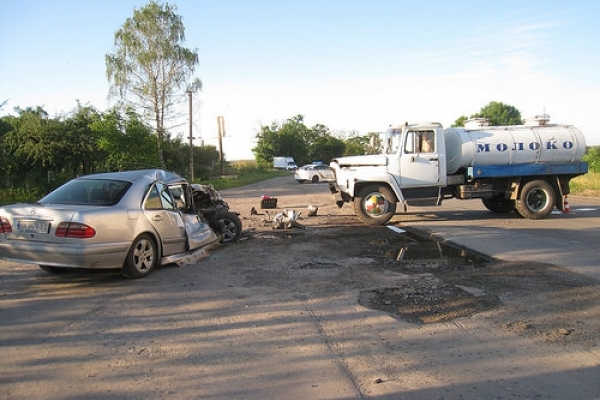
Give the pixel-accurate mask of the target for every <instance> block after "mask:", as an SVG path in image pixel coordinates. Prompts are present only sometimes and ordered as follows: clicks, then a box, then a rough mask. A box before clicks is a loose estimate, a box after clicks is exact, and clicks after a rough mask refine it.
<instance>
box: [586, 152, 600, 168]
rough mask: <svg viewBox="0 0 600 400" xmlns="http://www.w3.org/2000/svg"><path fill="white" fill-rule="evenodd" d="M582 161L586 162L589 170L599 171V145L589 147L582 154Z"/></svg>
mask: <svg viewBox="0 0 600 400" xmlns="http://www.w3.org/2000/svg"><path fill="white" fill-rule="evenodd" d="M583 161H587V162H588V166H589V169H590V171H592V172H600V147H599V146H594V147H589V148H588V149H587V152H586V153H585V155H584V156H583Z"/></svg>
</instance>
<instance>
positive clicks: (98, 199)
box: [39, 179, 131, 206]
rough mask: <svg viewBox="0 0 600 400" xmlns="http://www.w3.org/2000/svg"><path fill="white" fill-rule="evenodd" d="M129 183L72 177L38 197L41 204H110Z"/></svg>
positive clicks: (114, 201) (127, 187)
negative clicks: (45, 194)
mask: <svg viewBox="0 0 600 400" xmlns="http://www.w3.org/2000/svg"><path fill="white" fill-rule="evenodd" d="M130 186H131V184H130V183H129V182H124V181H116V180H106V179H74V180H72V181H69V182H67V183H66V184H64V185H62V186H61V187H59V188H58V189H56V190H54V191H53V192H51V193H50V194H48V195H47V196H45V197H43V198H42V199H40V201H39V203H42V204H74V205H97V206H112V205H115V204H117V203H118V202H119V201H120V200H121V198H122V197H123V196H124V195H125V193H126V192H127V190H128V189H129V187H130Z"/></svg>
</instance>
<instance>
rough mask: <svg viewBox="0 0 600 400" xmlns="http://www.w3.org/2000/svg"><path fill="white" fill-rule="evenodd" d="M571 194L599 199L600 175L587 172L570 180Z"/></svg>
mask: <svg viewBox="0 0 600 400" xmlns="http://www.w3.org/2000/svg"><path fill="white" fill-rule="evenodd" d="M570 186H571V194H574V195H578V196H589V197H600V173H598V172H588V173H587V174H585V175H581V176H578V177H577V178H575V179H573V180H571V185H570Z"/></svg>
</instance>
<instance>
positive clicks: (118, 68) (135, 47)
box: [106, 1, 202, 167]
mask: <svg viewBox="0 0 600 400" xmlns="http://www.w3.org/2000/svg"><path fill="white" fill-rule="evenodd" d="M176 11H177V6H174V5H170V4H168V3H166V4H159V3H157V2H156V1H151V2H149V3H148V4H147V5H146V6H144V7H142V8H141V9H134V12H133V17H131V18H128V19H127V20H126V21H125V23H124V24H123V25H122V27H121V28H120V29H119V30H118V31H117V32H116V33H115V37H114V45H115V51H114V53H110V54H107V55H106V74H107V77H108V80H109V82H110V84H111V94H113V95H118V96H119V97H120V98H121V100H122V101H123V102H124V103H126V104H127V105H128V106H132V107H134V108H135V109H136V110H138V112H139V113H140V114H141V115H142V116H143V117H144V119H146V120H148V122H152V125H153V126H154V127H155V129H156V135H157V147H158V149H157V151H158V159H159V162H160V164H161V166H162V167H164V165H165V163H164V157H163V141H164V137H165V131H166V129H165V120H166V119H167V118H168V117H169V115H170V113H171V112H172V109H173V106H175V105H176V104H178V103H180V102H182V101H185V93H186V92H188V91H192V92H194V91H197V90H199V89H200V88H201V85H202V84H201V82H200V80H199V79H198V78H194V72H195V69H196V67H197V65H198V52H197V50H191V49H188V48H186V47H184V43H185V28H184V25H183V21H182V18H181V16H180V15H177V14H176Z"/></svg>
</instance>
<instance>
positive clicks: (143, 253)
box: [123, 233, 159, 278]
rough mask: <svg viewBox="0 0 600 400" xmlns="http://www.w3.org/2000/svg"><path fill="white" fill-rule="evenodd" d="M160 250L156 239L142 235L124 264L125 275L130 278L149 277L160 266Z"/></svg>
mask: <svg viewBox="0 0 600 400" xmlns="http://www.w3.org/2000/svg"><path fill="white" fill-rule="evenodd" d="M158 257H159V254H158V249H157V246H156V243H155V242H154V239H153V238H152V237H151V236H150V235H148V234H145V233H144V234H141V235H140V236H138V237H137V238H136V239H135V240H134V241H133V243H132V245H131V248H130V249H129V252H128V253H127V258H126V259H125V263H124V264H123V275H125V276H128V277H130V278H143V277H145V276H147V275H149V274H150V273H151V272H152V271H153V270H154V268H156V265H157V264H158Z"/></svg>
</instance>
